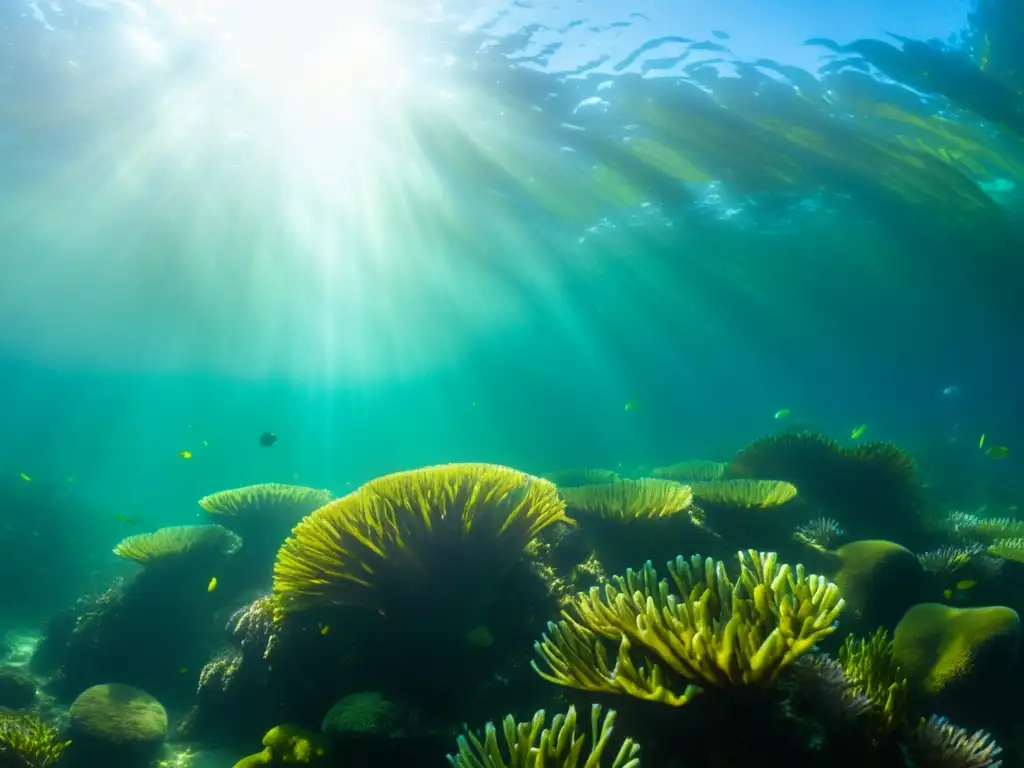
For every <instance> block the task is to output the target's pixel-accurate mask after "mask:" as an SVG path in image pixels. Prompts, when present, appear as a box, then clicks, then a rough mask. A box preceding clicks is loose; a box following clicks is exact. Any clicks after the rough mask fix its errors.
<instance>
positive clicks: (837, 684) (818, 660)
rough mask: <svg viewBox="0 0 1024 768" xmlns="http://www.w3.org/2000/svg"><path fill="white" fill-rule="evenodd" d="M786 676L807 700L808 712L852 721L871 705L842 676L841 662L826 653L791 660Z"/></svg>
mask: <svg viewBox="0 0 1024 768" xmlns="http://www.w3.org/2000/svg"><path fill="white" fill-rule="evenodd" d="M789 679H790V681H791V683H792V684H793V685H794V687H795V688H796V691H797V692H798V693H799V695H800V696H801V697H802V698H803V699H804V700H806V701H807V702H808V704H809V706H808V707H807V710H808V712H809V713H811V714H813V715H816V716H819V717H822V718H824V719H826V720H827V721H830V722H833V723H835V722H844V721H847V722H848V721H852V720H856V719H857V718H858V717H860V716H861V715H863V714H865V713H866V712H868V711H869V710H870V709H871V708H872V706H873V702H872V700H871V699H870V698H869V697H868V696H867V695H866V694H865V693H864V692H863V691H862V690H861V689H859V688H858V686H856V685H855V684H854V683H853V681H851V680H850V679H849V678H848V677H847V676H846V672H845V671H844V670H843V665H842V664H841V663H840V662H838V661H836V660H835V659H833V658H832V657H831V656H829V655H828V654H827V653H808V654H807V655H805V656H801V657H800V658H799V659H797V660H796V661H795V662H794V663H793V666H792V668H791V670H790V678H789Z"/></svg>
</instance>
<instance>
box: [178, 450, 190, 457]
mask: <svg viewBox="0 0 1024 768" xmlns="http://www.w3.org/2000/svg"><path fill="white" fill-rule="evenodd" d="M178 455H179V456H181V458H183V459H191V458H192V451H182V452H181V453H179V454H178Z"/></svg>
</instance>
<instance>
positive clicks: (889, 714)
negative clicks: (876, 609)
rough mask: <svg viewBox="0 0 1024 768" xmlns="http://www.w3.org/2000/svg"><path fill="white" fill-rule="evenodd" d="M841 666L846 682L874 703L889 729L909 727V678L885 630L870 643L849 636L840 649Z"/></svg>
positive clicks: (875, 710)
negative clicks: (894, 656)
mask: <svg viewBox="0 0 1024 768" xmlns="http://www.w3.org/2000/svg"><path fill="white" fill-rule="evenodd" d="M839 663H840V664H841V665H842V667H843V673H844V674H845V675H846V679H847V680H849V681H850V682H851V683H852V684H853V686H854V688H855V689H856V690H858V691H859V692H860V693H862V694H863V695H864V696H867V698H868V699H870V700H871V704H872V710H873V711H874V712H875V713H876V714H877V715H878V716H879V718H880V719H881V722H882V723H883V724H884V725H885V727H886V728H901V727H903V726H904V725H907V724H908V720H909V715H908V711H907V676H906V675H905V674H904V673H903V670H902V669H901V668H900V666H899V664H897V663H896V661H895V659H894V658H893V642H892V640H891V639H890V638H889V633H888V632H886V631H885V629H884V628H879V629H878V630H877V631H876V632H875V634H874V635H872V636H871V637H870V638H867V639H864V638H859V639H858V638H856V637H854V636H853V635H848V636H847V638H846V641H845V642H844V643H843V645H842V647H841V648H840V649H839Z"/></svg>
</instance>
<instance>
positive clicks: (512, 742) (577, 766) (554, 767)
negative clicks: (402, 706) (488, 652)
mask: <svg viewBox="0 0 1024 768" xmlns="http://www.w3.org/2000/svg"><path fill="white" fill-rule="evenodd" d="M546 720H547V716H546V715H545V713H544V710H543V709H541V710H538V711H537V712H536V713H535V714H534V716H533V718H532V719H531V720H530V721H529V722H516V720H515V719H514V718H513V717H512V715H508V716H507V717H506V718H505V719H504V720H503V721H502V723H501V725H502V736H503V737H504V742H505V743H504V749H502V744H501V743H500V742H499V739H498V730H497V728H495V727H494V725H493V724H492V723H487V726H486V727H485V729H484V733H483V737H482V738H481V737H480V736H477V735H476V734H473V733H468V734H466V735H465V736H460V737H459V741H458V752H457V753H456V754H454V755H448V763H449V764H450V765H452V766H453V767H454V768H544V767H546V766H550V767H551V768H601V766H603V765H610V768H638V766H639V765H640V758H639V757H638V755H639V753H640V747H639V745H637V744H636V743H634V742H633V741H632V740H630V739H626V740H624V741H623V742H622V745H621V746H620V747H619V749H618V751H617V752H615V753H614V754H611V753H609V754H610V756H611V762H610V763H609V762H608V761H607V760H605V752H606V751H607V750H608V745H609V741H610V738H611V734H612V731H613V726H614V724H615V710H614V709H612V710H609V711H608V712H607V713H606V714H605V716H604V718H603V719H602V718H601V707H600V706H599V705H597V704H594V705H593V706H592V707H591V710H590V739H589V743H588V739H587V736H586V734H577V732H576V708H575V707H569V710H568V711H567V712H566V713H565V714H564V715H563V714H558V715H555V717H554V718H553V719H552V721H551V725H550V726H548V727H545V723H546Z"/></svg>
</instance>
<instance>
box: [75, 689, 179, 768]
mask: <svg viewBox="0 0 1024 768" xmlns="http://www.w3.org/2000/svg"><path fill="white" fill-rule="evenodd" d="M69 714H70V717H71V722H70V729H69V731H70V735H71V744H70V747H69V749H68V756H69V757H70V758H71V759H72V762H73V764H74V765H76V766H77V765H81V766H96V765H103V766H122V765H123V766H125V767H126V768H128V767H129V766H136V765H140V764H145V762H146V761H147V760H151V759H153V758H154V757H155V756H156V755H157V754H158V752H159V750H160V746H161V745H162V744H163V741H164V738H165V736H166V735H167V712H166V711H165V710H164V708H163V705H161V704H160V702H159V701H157V700H156V699H154V698H153V697H152V696H150V695H149V694H148V693H146V692H145V691H142V690H139V689H138V688H133V687H131V686H128V685H119V684H116V683H111V684H106V685H95V686H93V687H92V688H89V689H88V690H86V691H83V692H82V693H81V694H80V695H79V696H78V698H76V699H75V700H74V702H73V703H72V704H71V710H70V713H69Z"/></svg>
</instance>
